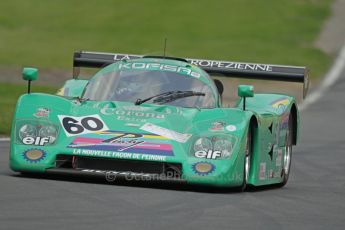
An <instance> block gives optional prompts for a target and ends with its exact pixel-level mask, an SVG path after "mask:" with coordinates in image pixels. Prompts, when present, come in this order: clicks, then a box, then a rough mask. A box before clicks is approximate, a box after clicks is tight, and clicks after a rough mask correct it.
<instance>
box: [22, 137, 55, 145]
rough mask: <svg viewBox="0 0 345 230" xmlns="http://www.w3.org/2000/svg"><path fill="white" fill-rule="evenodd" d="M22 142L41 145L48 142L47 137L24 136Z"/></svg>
mask: <svg viewBox="0 0 345 230" xmlns="http://www.w3.org/2000/svg"><path fill="white" fill-rule="evenodd" d="M22 142H23V144H24V145H38V146H43V145H45V144H47V143H49V137H24V138H23V140H22Z"/></svg>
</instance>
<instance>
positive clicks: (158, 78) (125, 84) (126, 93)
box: [113, 71, 169, 102]
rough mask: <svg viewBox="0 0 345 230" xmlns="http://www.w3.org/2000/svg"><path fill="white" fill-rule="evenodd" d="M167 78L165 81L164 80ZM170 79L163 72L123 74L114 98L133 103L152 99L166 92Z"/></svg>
mask: <svg viewBox="0 0 345 230" xmlns="http://www.w3.org/2000/svg"><path fill="white" fill-rule="evenodd" d="M164 78H165V79H164ZM168 83H169V81H168V79H167V78H166V77H165V76H164V72H161V71H131V72H125V74H121V75H120V78H119V84H118V86H117V87H116V89H115V92H114V95H113V98H114V99H115V100H119V101H124V100H126V101H133V102H135V101H136V100H137V99H139V98H140V99H143V98H146V97H150V96H153V95H156V94H159V93H160V92H162V91H164V88H165V86H164V85H166V84H168Z"/></svg>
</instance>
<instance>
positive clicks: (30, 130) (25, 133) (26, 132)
mask: <svg viewBox="0 0 345 230" xmlns="http://www.w3.org/2000/svg"><path fill="white" fill-rule="evenodd" d="M36 136H37V129H36V127H35V126H34V125H30V124H25V125H23V126H22V127H20V129H19V138H20V139H21V140H23V139H24V138H25V137H33V138H36Z"/></svg>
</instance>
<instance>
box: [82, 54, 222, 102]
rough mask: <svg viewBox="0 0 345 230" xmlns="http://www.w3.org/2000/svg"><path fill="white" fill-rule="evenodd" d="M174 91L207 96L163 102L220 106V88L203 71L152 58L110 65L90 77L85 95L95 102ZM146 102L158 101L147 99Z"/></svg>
mask: <svg viewBox="0 0 345 230" xmlns="http://www.w3.org/2000/svg"><path fill="white" fill-rule="evenodd" d="M171 91H193V92H198V93H202V94H204V95H202V96H200V94H199V95H193V96H186V97H179V98H175V99H174V100H171V101H164V102H163V103H164V104H169V105H173V106H179V107H198V108H214V107H216V106H217V96H218V95H217V93H216V92H217V90H216V89H215V86H214V83H213V81H212V80H211V79H210V78H209V77H208V75H207V73H205V72H204V71H203V70H201V69H199V68H197V67H194V66H191V65H190V64H188V63H184V62H180V61H172V60H164V59H150V58H147V59H137V60H130V61H121V62H118V63H115V64H111V65H109V66H107V67H106V68H104V69H102V70H101V71H99V72H98V73H97V74H96V75H95V76H94V77H93V78H92V79H91V80H90V82H89V84H88V85H87V86H86V90H85V93H84V96H83V97H84V98H88V99H90V100H95V101H124V102H133V103H135V102H137V101H138V99H139V100H144V99H147V98H149V97H152V96H155V95H159V94H163V93H166V92H171ZM160 102H162V100H161V101H160ZM147 103H155V101H154V100H148V101H147ZM163 103H156V104H163Z"/></svg>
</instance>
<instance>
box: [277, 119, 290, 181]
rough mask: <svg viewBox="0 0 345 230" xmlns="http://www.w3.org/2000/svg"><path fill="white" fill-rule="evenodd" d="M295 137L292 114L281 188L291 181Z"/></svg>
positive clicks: (287, 136) (287, 131) (287, 133)
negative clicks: (293, 139) (293, 138)
mask: <svg viewBox="0 0 345 230" xmlns="http://www.w3.org/2000/svg"><path fill="white" fill-rule="evenodd" d="M292 135H293V117H292V115H291V114H290V116H289V123H288V129H287V130H286V141H285V155H284V164H283V169H282V170H283V172H282V174H283V181H282V182H281V184H280V185H281V186H284V185H286V183H287V182H288V180H289V175H290V167H291V157H292V137H293V136H292Z"/></svg>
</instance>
